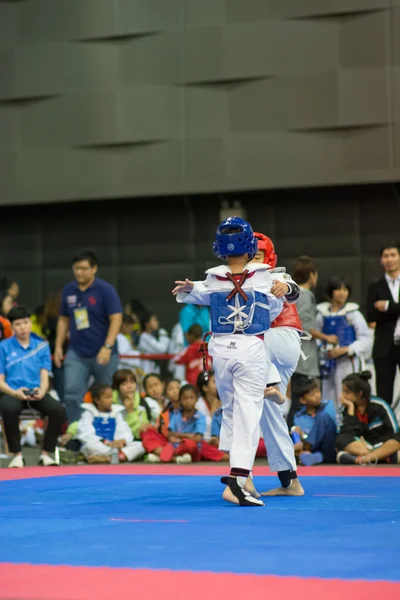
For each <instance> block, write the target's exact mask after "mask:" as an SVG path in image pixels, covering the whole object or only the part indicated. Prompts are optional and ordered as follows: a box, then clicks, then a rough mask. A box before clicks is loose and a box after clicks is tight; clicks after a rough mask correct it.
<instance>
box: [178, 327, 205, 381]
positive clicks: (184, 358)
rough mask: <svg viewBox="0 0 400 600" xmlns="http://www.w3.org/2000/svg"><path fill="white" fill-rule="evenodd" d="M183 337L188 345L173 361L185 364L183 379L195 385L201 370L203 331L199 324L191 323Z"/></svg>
mask: <svg viewBox="0 0 400 600" xmlns="http://www.w3.org/2000/svg"><path fill="white" fill-rule="evenodd" d="M185 337H186V341H187V342H188V344H189V346H188V347H187V348H186V349H185V350H184V351H183V352H182V353H181V354H179V355H178V356H176V357H175V359H174V362H175V363H176V364H177V365H185V366H186V369H185V380H186V381H187V382H188V383H191V384H192V385H194V386H195V385H196V384H197V379H198V377H199V375H200V373H202V371H203V354H202V352H201V346H202V343H203V332H202V329H201V326H200V325H191V326H190V327H189V330H188V331H187V332H186V336H185Z"/></svg>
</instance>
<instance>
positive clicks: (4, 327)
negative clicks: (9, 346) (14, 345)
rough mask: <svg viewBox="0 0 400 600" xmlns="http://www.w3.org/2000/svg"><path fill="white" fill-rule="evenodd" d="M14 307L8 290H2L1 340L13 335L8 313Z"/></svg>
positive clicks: (0, 293)
mask: <svg viewBox="0 0 400 600" xmlns="http://www.w3.org/2000/svg"><path fill="white" fill-rule="evenodd" d="M12 307H13V299H12V297H11V296H10V294H8V293H7V292H5V293H4V292H0V342H1V341H2V340H6V339H7V338H9V337H11V336H12V335H13V332H12V328H11V323H10V321H9V320H8V319H7V315H8V313H9V312H10V310H11V309H12Z"/></svg>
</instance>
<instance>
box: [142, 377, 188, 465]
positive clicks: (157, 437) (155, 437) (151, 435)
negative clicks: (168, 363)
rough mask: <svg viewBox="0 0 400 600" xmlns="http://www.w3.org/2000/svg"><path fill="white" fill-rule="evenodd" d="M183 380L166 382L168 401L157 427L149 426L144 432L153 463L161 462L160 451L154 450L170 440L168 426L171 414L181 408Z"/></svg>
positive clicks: (144, 443) (143, 439)
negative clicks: (180, 396) (180, 392)
mask: <svg viewBox="0 0 400 600" xmlns="http://www.w3.org/2000/svg"><path fill="white" fill-rule="evenodd" d="M180 389H181V382H180V381H179V380H178V379H170V380H169V381H167V383H166V384H165V395H166V400H167V402H168V404H167V406H166V408H165V409H164V410H163V411H162V413H161V414H160V415H159V417H158V418H157V422H156V425H155V427H152V426H150V427H148V428H147V429H146V431H143V432H142V442H143V446H144V447H145V449H146V452H148V453H149V454H148V455H147V461H148V462H152V463H157V462H160V457H159V452H158V453H157V452H156V453H154V450H155V449H157V448H159V449H160V451H161V449H162V447H163V446H164V445H165V444H166V443H167V442H168V427H169V421H170V418H171V415H172V414H173V413H174V412H177V411H179V410H180V408H181V403H180V400H179V390H180Z"/></svg>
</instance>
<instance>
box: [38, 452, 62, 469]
mask: <svg viewBox="0 0 400 600" xmlns="http://www.w3.org/2000/svg"><path fill="white" fill-rule="evenodd" d="M38 464H39V465H41V466H42V467H58V464H57V463H56V461H55V460H54V458H51V456H49V455H48V454H41V455H40V458H39V463H38Z"/></svg>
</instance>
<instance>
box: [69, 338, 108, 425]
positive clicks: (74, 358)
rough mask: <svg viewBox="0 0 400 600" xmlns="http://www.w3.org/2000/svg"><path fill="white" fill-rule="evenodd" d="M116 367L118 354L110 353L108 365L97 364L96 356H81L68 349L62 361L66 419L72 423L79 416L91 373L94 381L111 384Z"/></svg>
mask: <svg viewBox="0 0 400 600" xmlns="http://www.w3.org/2000/svg"><path fill="white" fill-rule="evenodd" d="M117 368H118V354H112V355H111V359H110V362H109V363H108V365H99V364H98V362H97V361H96V357H95V356H93V357H91V358H82V357H81V356H78V355H77V354H76V353H75V352H74V351H73V350H68V352H67V356H66V357H65V361H64V404H65V408H66V410H67V415H68V421H69V422H70V423H72V422H73V421H77V420H78V419H79V418H80V416H81V412H82V409H81V404H82V402H83V398H84V396H85V394H86V392H87V390H88V385H89V379H90V376H91V375H92V376H93V377H94V380H95V383H97V384H108V385H111V383H112V378H113V375H114V373H115V371H116V370H117Z"/></svg>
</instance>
